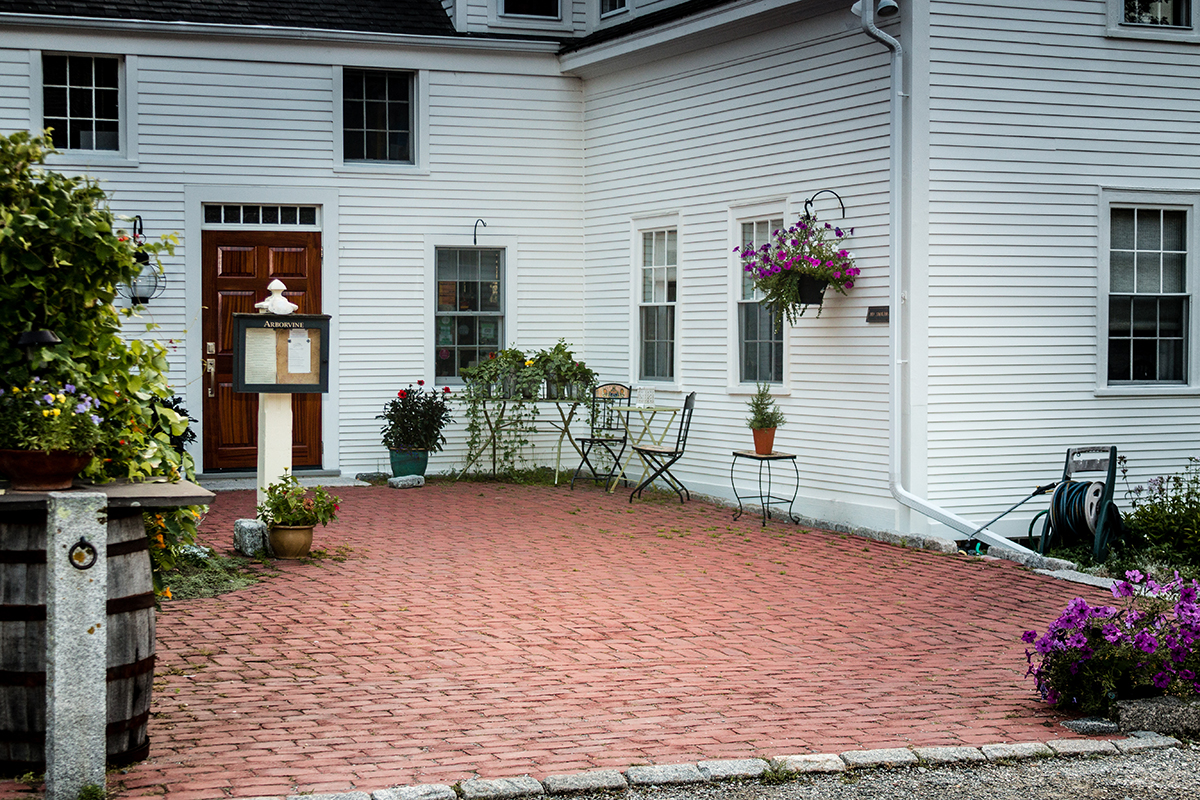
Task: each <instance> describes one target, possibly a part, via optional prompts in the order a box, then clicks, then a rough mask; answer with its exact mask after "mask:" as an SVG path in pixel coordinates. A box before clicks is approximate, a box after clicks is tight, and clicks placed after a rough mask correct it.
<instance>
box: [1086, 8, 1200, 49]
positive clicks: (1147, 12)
mask: <svg viewBox="0 0 1200 800" xmlns="http://www.w3.org/2000/svg"><path fill="white" fill-rule="evenodd" d="M1196 2H1197V0H1108V30H1107V32H1108V35H1109V36H1112V37H1117V38H1125V39H1157V40H1163V41H1179V42H1198V41H1200V32H1198V31H1197V30H1196V25H1195V18H1196V9H1195V8H1194V6H1195V5H1196Z"/></svg>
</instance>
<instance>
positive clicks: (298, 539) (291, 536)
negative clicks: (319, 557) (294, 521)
mask: <svg viewBox="0 0 1200 800" xmlns="http://www.w3.org/2000/svg"><path fill="white" fill-rule="evenodd" d="M313 527H314V526H312V525H274V526H272V527H271V531H270V533H269V534H268V535H269V536H270V537H271V550H272V552H274V553H275V557H276V558H292V559H295V558H304V557H305V556H307V555H308V553H309V551H310V550H312V538H313Z"/></svg>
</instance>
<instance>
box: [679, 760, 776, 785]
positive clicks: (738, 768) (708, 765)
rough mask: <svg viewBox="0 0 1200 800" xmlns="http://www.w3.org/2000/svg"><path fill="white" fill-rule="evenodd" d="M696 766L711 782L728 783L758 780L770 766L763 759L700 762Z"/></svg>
mask: <svg viewBox="0 0 1200 800" xmlns="http://www.w3.org/2000/svg"><path fill="white" fill-rule="evenodd" d="M696 766H697V767H698V768H699V769H700V772H701V774H702V775H704V777H706V778H707V779H708V780H710V781H727V780H732V779H734V778H757V777H758V776H760V775H762V774H763V773H764V772H766V771H767V767H768V766H769V765H768V764H767V762H766V761H764V760H763V759H761V758H733V759H724V760H719V761H700V762H698V763H697V764H696Z"/></svg>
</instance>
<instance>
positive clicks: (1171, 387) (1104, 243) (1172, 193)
mask: <svg viewBox="0 0 1200 800" xmlns="http://www.w3.org/2000/svg"><path fill="white" fill-rule="evenodd" d="M1114 206H1117V207H1122V206H1138V207H1143V208H1166V209H1182V210H1184V211H1187V213H1188V227H1187V236H1188V241H1187V247H1188V253H1187V268H1186V278H1185V280H1186V285H1187V291H1188V296H1189V301H1188V330H1187V348H1188V354H1187V383H1186V384H1166V383H1164V384H1153V383H1142V384H1117V385H1115V386H1110V385H1109V383H1108V295H1109V287H1110V274H1109V262H1108V257H1109V241H1110V238H1109V237H1110V235H1111V232H1110V230H1109V226H1110V220H1111V212H1112V208H1113V207H1114ZM1099 217H1100V219H1099V220H1098V222H1099V234H1100V235H1099V240H1098V248H1097V249H1098V253H1097V259H1096V261H1097V265H1098V266H1097V275H1096V278H1097V280H1096V295H1097V296H1096V389H1095V394H1096V396H1097V397H1148V396H1172V395H1200V305H1198V303H1200V291H1198V289H1200V266H1198V262H1197V253H1196V249H1197V247H1198V246H1200V190H1197V191H1194V192H1186V191H1180V190H1175V189H1115V188H1101V189H1100V202H1099Z"/></svg>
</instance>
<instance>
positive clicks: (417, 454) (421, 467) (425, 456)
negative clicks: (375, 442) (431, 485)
mask: <svg viewBox="0 0 1200 800" xmlns="http://www.w3.org/2000/svg"><path fill="white" fill-rule="evenodd" d="M388 453H389V454H390V455H391V457H392V475H393V476H394V477H397V478H399V477H402V476H404V475H421V476H424V475H425V468H426V467H428V466H429V451H428V450H389V451H388Z"/></svg>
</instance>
